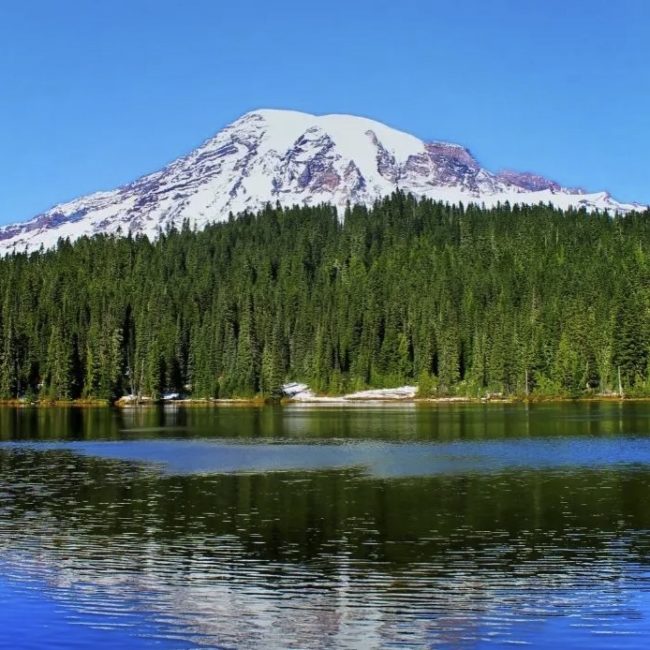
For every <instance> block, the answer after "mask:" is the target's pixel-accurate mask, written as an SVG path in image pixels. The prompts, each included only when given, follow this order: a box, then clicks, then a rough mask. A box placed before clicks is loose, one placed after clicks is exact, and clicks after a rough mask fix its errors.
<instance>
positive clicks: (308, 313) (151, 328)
mask: <svg viewBox="0 0 650 650" xmlns="http://www.w3.org/2000/svg"><path fill="white" fill-rule="evenodd" d="M0 300H2V310H1V319H0V397H1V398H2V399H16V398H26V399H30V400H34V399H40V400H72V399H101V400H111V401H112V400H115V399H117V398H119V397H120V396H123V395H127V394H128V395H138V396H148V397H152V398H157V397H160V396H161V395H163V394H165V393H167V392H177V393H180V394H182V395H186V396H188V397H193V398H224V397H254V396H260V397H272V396H277V394H278V389H279V387H280V386H281V385H282V384H283V383H284V382H285V381H289V380H295V381H301V382H305V383H307V384H309V386H311V388H312V389H314V390H315V391H318V392H321V393H330V394H340V393H344V392H351V391H354V390H360V389H363V388H367V387H393V386H399V385H404V384H417V385H418V386H419V391H420V394H421V395H423V396H453V395H459V396H467V397H481V396H485V395H488V394H490V395H495V394H500V395H504V396H518V397H526V396H528V397H530V398H535V397H536V396H539V397H554V396H557V397H559V396H568V397H579V396H587V395H598V394H610V393H614V394H619V393H623V394H624V395H626V396H635V395H636V396H642V395H650V365H649V363H648V355H649V352H650V212H648V211H646V212H645V213H632V214H629V215H626V216H610V215H606V214H593V213H587V212H586V211H575V210H570V211H568V212H563V211H561V210H558V209H555V208H553V207H551V206H544V205H539V206H532V207H523V206H510V205H508V204H505V205H501V206H499V207H497V208H495V209H481V208H480V207H478V206H469V207H463V206H449V205H445V204H441V203H435V202H431V201H428V200H419V201H418V200H416V199H415V198H413V197H411V196H408V195H405V194H403V193H400V192H398V193H396V194H394V195H393V196H391V197H388V198H386V199H384V200H383V201H381V202H378V203H376V204H375V205H374V206H373V207H372V208H366V207H363V206H356V207H350V208H348V209H347V210H346V212H345V215H343V217H342V218H339V217H338V216H337V213H336V210H335V209H334V208H332V207H330V206H327V205H321V206H317V207H294V208H285V209H282V208H280V207H279V206H276V207H273V206H268V207H267V208H266V209H265V210H263V211H262V212H260V213H259V214H243V215H240V216H239V217H237V218H234V217H231V218H230V219H229V220H228V221H227V222H222V223H216V224H214V225H211V226H209V227H208V228H206V229H205V230H202V231H200V232H196V231H193V230H192V229H191V228H190V227H189V226H188V225H187V224H182V225H179V227H178V228H176V229H170V230H168V231H166V232H162V233H160V236H159V237H158V238H156V239H155V240H154V241H150V240H149V239H147V238H146V237H142V236H138V237H132V236H124V237H113V236H105V235H100V236H96V237H93V238H82V239H79V240H77V241H76V242H74V243H70V242H69V241H59V243H58V246H57V247H56V248H55V249H53V250H41V251H38V252H34V253H30V254H28V253H20V252H16V253H13V254H11V255H9V256H6V257H4V258H2V259H0Z"/></svg>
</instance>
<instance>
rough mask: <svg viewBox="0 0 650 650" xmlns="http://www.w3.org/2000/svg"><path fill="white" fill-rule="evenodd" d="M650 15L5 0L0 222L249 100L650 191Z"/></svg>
mask: <svg viewBox="0 0 650 650" xmlns="http://www.w3.org/2000/svg"><path fill="white" fill-rule="evenodd" d="M649 27H650V2H648V1H647V0H618V1H617V2H613V1H611V0H607V1H604V0H529V1H523V0H489V1H488V0H464V1H456V2H449V1H444V2H443V1H437V0H429V1H426V0H418V1H416V0H401V1H400V2H395V1H392V2H384V1H383V0H373V1H368V0H345V1H342V0H329V2H324V3H315V2H314V3H311V2H306V1H305V0H302V1H301V2H297V1H293V0H274V1H273V2H270V1H269V0H266V1H263V0H239V1H237V2H232V1H229V2H224V1H222V0H183V1H181V0H177V1H171V0H156V1H153V0H111V1H110V2H99V1H97V2H96V1H94V0H58V2H52V1H51V0H2V7H1V8H0V44H1V45H0V50H1V52H2V55H1V56H0V223H6V222H10V221H16V220H23V219H26V218H29V217H31V216H34V215H35V214H36V213H37V212H39V211H41V210H44V209H46V208H48V207H50V206H51V205H53V204H54V203H57V202H59V201H62V200H67V199H71V198H74V197H76V196H79V195H81V194H84V193H87V192H91V191H95V190H99V189H112V188H114V187H115V186H117V185H119V184H121V183H124V182H127V181H129V180H132V179H134V178H136V177H137V176H139V175H141V174H144V173H147V172H150V171H154V170H156V169H158V168H160V167H161V166H162V165H163V164H165V163H166V162H169V161H170V160H172V159H173V158H175V157H176V156H178V155H181V154H183V153H186V152H187V151H189V150H190V149H192V148H193V147H194V146H196V145H197V144H199V143H200V142H201V141H202V140H204V139H205V138H206V137H208V136H210V135H212V134H213V133H214V132H216V131H218V130H219V129H220V128H221V127H223V126H224V125H225V124H227V123H228V122H230V121H232V120H233V119H235V118H236V117H238V116H239V115H241V114H242V113H244V112H246V111H248V110H251V109H254V108H262V107H273V108H292V109H297V110H304V111H309V112H314V113H328V112H338V113H354V114H358V115H365V116H368V117H372V118H375V119H378V120H381V121H383V122H385V123H387V124H390V125H391V126H394V127H397V128H400V129H403V130H405V131H409V132H411V133H413V134H415V135H418V136H420V137H422V138H425V139H447V140H451V141H455V142H460V143H462V144H465V145H467V146H469V147H470V149H471V150H472V152H473V153H474V154H475V155H476V156H477V157H478V158H479V160H480V161H481V162H482V163H483V164H484V165H485V166H486V167H488V168H491V169H500V168H514V169H519V170H529V171H536V172H539V173H543V174H546V175H549V176H551V177H554V178H555V179H557V180H559V181H560V182H562V183H565V184H570V185H581V186H585V187H587V188H589V189H593V190H600V189H608V190H610V191H611V192H612V193H613V194H614V196H616V197H617V198H620V199H625V200H637V201H645V202H650V164H649V163H648V151H650V38H648V31H649Z"/></svg>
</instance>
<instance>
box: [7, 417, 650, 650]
mask: <svg viewBox="0 0 650 650" xmlns="http://www.w3.org/2000/svg"><path fill="white" fill-rule="evenodd" d="M649 416H650V406H644V405H629V406H628V405H626V407H625V408H624V409H623V410H621V409H620V408H619V407H618V405H613V406H610V405H606V406H603V407H602V408H598V409H594V408H591V407H590V405H586V406H580V407H574V406H570V407H569V406H565V407H553V408H551V407H543V408H540V409H539V410H538V411H537V412H535V411H534V410H533V413H532V414H531V412H530V411H526V410H524V409H523V408H519V407H517V408H515V407H511V408H508V409H503V410H501V409H498V408H497V409H494V410H490V409H487V410H486V409H485V408H483V407H463V408H460V409H455V408H448V409H446V410H445V409H439V410H437V411H433V412H432V410H422V411H421V410H417V409H409V410H406V411H398V410H396V409H387V410H374V411H365V410H348V411H341V410H338V409H337V410H328V411H327V412H321V411H317V410H305V409H300V410H298V409H297V410H295V411H292V410H290V409H289V410H285V411H282V410H280V409H268V410H267V409H251V410H242V409H229V410H227V411H195V412H189V413H187V412H179V411H167V412H162V411H161V412H157V411H148V412H140V413H139V414H136V413H133V414H130V415H127V416H126V419H125V416H120V415H116V414H114V413H112V412H108V411H89V412H71V411H64V412H49V414H45V412H43V411H42V412H40V413H36V414H35V413H34V412H29V413H22V414H21V413H16V412H12V413H11V414H10V415H6V416H5V418H8V419H5V420H3V419H2V417H3V414H1V413H0V428H1V430H2V434H3V435H2V437H3V438H4V440H5V443H2V444H0V558H1V559H0V575H1V576H3V577H2V578H0V605H2V609H3V614H2V615H0V646H3V647H5V646H6V647H27V646H31V647H43V646H42V644H41V642H42V640H43V638H44V637H43V636H42V634H46V635H47V639H48V646H49V647H56V646H58V647H74V645H75V644H76V645H77V646H78V647H90V646H92V647H102V646H103V647H118V646H122V647H134V648H138V647H154V646H155V647H170V648H176V647H194V646H208V647H241V648H260V647H264V648H273V647H277V648H305V647H309V648H332V647H342V648H359V647H368V648H375V647H407V648H410V647H413V648H421V647H453V648H456V647H461V648H476V647H483V646H485V647H508V646H511V645H512V644H521V643H524V644H529V645H531V646H533V647H540V648H541V647H549V646H550V645H553V644H555V645H557V646H558V647H562V648H565V647H584V648H601V647H602V648H605V647H611V648H618V647H626V648H634V647H638V648H645V647H647V639H648V638H650V624H649V623H648V620H650V619H649V618H648V615H649V614H650V602H649V601H648V594H649V593H650V589H649V587H650V583H649V580H650V571H649V567H648V552H649V550H650V532H649V531H650V508H649V506H648V504H649V503H650V500H649V497H650V466H649V462H650V444H649V443H650V438H646V437H645V434H646V430H645V427H647V426H648V418H649ZM129 418H130V419H129ZM516 431H519V435H517V434H516ZM328 432H329V433H328ZM12 608H13V609H12ZM19 608H22V610H21V611H23V612H27V613H28V615H29V613H31V614H33V619H32V621H33V623H32V624H28V625H25V622H24V621H23V622H19V621H18V619H17V618H16V616H17V612H18V611H19ZM12 613H13V616H12ZM3 617H4V618H3ZM36 621H40V623H36ZM45 624H47V628H45V627H44V625H45ZM25 628H28V629H30V630H32V633H31V634H28V635H26V636H23V637H21V636H20V635H21V630H22V631H23V632H24V630H25ZM39 630H41V632H40V633H39ZM43 630H45V631H43ZM41 633H42V634H41ZM39 634H41V636H39ZM19 638H22V639H23V641H24V645H23V646H21V645H20V643H18V642H17V639H19ZM39 644H41V645H39Z"/></svg>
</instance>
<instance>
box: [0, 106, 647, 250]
mask: <svg viewBox="0 0 650 650" xmlns="http://www.w3.org/2000/svg"><path fill="white" fill-rule="evenodd" d="M397 188H400V189H402V190H403V191H406V192H411V193H413V194H414V195H416V196H420V197H427V198H430V199H433V200H438V201H445V202H449V203H458V202H463V203H465V204H467V203H479V204H485V205H486V206H490V205H496V203H498V202H505V201H509V202H510V203H511V204H513V203H521V204H537V203H540V202H543V203H549V202H550V203H553V204H554V205H556V206H558V207H560V208H564V209H566V208H569V207H574V208H581V207H584V208H587V209H588V210H610V211H618V212H627V211H630V210H633V209H636V208H640V207H642V206H639V205H637V204H624V203H619V202H617V201H614V200H613V199H612V198H611V197H610V196H609V195H608V194H607V193H605V192H600V193H593V194H589V193H587V192H584V191H583V190H579V189H570V188H563V187H561V186H560V185H559V184H558V183H556V182H554V181H552V180H549V179H547V178H544V177H542V176H539V175H537V174H532V173H529V172H515V171H502V172H499V173H492V172H490V171H488V170H486V169H484V168H483V167H482V166H481V165H480V163H479V162H478V160H477V159H476V158H475V157H474V156H473V155H472V154H471V152H470V151H469V149H467V148H465V147H463V146H461V145H458V144H454V143H450V142H439V141H432V142H424V141H423V140H421V139H419V138H417V137H415V136H413V135H410V134H408V133H405V132H403V131H399V130H398V129H394V128H392V127H390V126H387V125H385V124H383V123H381V122H378V121H375V120H372V119H370V118H367V117H360V116H356V115H344V114H328V115H312V114H310V113H304V112H300V111H292V110H281V109H274V108H263V109H256V110H253V111H250V112H248V113H245V114H244V115H242V116H241V117H240V118H238V119H237V120H235V121H234V122H232V123H231V124H229V125H228V126H226V127H225V128H224V129H222V130H221V131H219V132H218V133H217V134H216V135H215V136H213V137H212V138H210V139H208V140H207V141H206V142H204V143H203V144H202V145H201V146H199V147H198V148H197V149H195V150H194V151H192V152H190V153H189V154H188V155H186V156H183V157H182V158H179V159H177V160H175V161H174V162H172V163H171V164H169V165H167V166H166V167H164V168H163V169H162V170H160V171H159V172H155V173H153V174H148V175H147V176H143V177H142V178H139V179H137V180H135V181H134V182H132V183H129V184H128V185H125V186H123V187H120V188H118V189H116V190H113V191H110V192H99V193H95V194H92V195H88V196H86V197H82V198H80V199H77V200H75V201H70V202H67V203H64V204H60V205H57V206H55V207H53V208H52V209H50V210H48V211H47V212H45V213H43V214H41V215H38V216H37V217H35V218H34V219H32V220H31V221H28V222H26V223H22V224H16V225H12V226H5V227H3V228H0V253H3V252H4V253H6V252H9V251H11V250H16V251H22V250H25V249H27V250H33V249H36V248H38V247H40V246H41V245H44V246H46V247H48V246H52V245H54V244H55V243H56V241H57V240H58V239H59V238H60V237H63V238H66V237H69V238H70V239H75V238H77V237H80V236H83V235H93V234H96V233H117V232H121V233H123V234H127V233H129V232H131V233H133V234H145V235H148V236H151V237H155V236H156V235H157V234H158V233H159V232H160V231H161V230H164V229H165V228H167V227H169V226H170V225H173V224H176V225H179V224H180V223H181V222H182V221H184V220H189V222H190V223H191V224H192V225H194V226H196V227H203V226H205V225H206V224H207V223H210V222H214V221H222V220H224V219H227V218H228V215H229V214H230V213H238V212H241V211H244V210H257V209H259V208H261V207H263V206H264V205H265V204H267V203H269V202H271V203H275V202H276V201H278V202H280V203H281V204H283V205H293V204H302V205H315V204H319V203H330V204H333V205H334V206H335V207H337V208H343V207H344V206H345V205H347V204H348V203H364V204H371V203H373V202H374V201H376V200H377V199H379V198H381V197H383V196H386V195H388V194H390V193H392V192H394V191H395V190H396V189H397Z"/></svg>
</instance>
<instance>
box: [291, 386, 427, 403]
mask: <svg viewBox="0 0 650 650" xmlns="http://www.w3.org/2000/svg"><path fill="white" fill-rule="evenodd" d="M417 392H418V388H417V386H398V387H397V388H374V389H371V390H362V391H358V392H356V393H348V394H347V395H341V396H338V397H322V396H319V395H316V394H315V393H314V391H312V390H311V389H310V388H309V386H307V384H299V383H290V384H285V385H284V386H282V393H283V394H284V395H285V396H286V397H288V398H289V399H290V400H292V401H295V402H328V403H337V402H355V401H389V400H405V399H413V398H414V397H415V396H416V394H417Z"/></svg>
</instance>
